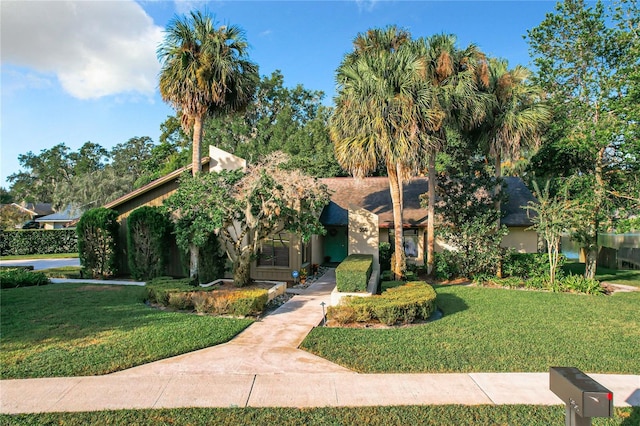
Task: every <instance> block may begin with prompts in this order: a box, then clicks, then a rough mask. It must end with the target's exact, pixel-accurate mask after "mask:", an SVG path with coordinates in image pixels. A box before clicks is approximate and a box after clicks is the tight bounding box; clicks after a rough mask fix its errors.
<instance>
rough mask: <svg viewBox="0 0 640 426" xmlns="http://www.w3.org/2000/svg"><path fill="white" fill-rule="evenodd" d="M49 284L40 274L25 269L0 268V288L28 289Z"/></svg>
mask: <svg viewBox="0 0 640 426" xmlns="http://www.w3.org/2000/svg"><path fill="white" fill-rule="evenodd" d="M47 284H49V279H48V278H47V276H46V275H45V274H43V273H42V272H34V271H32V270H30V269H27V268H21V267H17V268H0V288H15V287H30V286H39V285H47Z"/></svg>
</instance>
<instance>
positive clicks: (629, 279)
mask: <svg viewBox="0 0 640 426" xmlns="http://www.w3.org/2000/svg"><path fill="white" fill-rule="evenodd" d="M562 269H563V271H564V272H565V273H566V274H569V273H571V274H574V275H582V274H584V263H578V262H567V263H565V264H564V265H563V266H562ZM596 279H597V280H598V281H603V282H608V283H613V284H624V285H631V286H634V287H640V270H628V269H609V268H604V267H602V266H598V267H597V268H596Z"/></svg>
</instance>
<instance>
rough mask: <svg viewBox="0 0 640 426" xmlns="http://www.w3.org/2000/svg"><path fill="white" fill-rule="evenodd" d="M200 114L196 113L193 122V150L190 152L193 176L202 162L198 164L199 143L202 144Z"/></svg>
mask: <svg viewBox="0 0 640 426" xmlns="http://www.w3.org/2000/svg"><path fill="white" fill-rule="evenodd" d="M202 121H203V117H202V115H196V116H195V117H194V123H193V151H192V152H191V164H192V167H191V173H192V174H193V176H195V175H197V174H198V173H200V171H201V170H202V164H200V160H201V156H200V145H201V144H202Z"/></svg>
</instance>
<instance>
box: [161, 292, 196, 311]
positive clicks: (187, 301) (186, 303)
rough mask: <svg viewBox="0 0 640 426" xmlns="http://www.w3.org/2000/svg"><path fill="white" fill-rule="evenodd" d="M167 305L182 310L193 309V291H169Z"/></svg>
mask: <svg viewBox="0 0 640 426" xmlns="http://www.w3.org/2000/svg"><path fill="white" fill-rule="evenodd" d="M167 306H169V307H170V308H173V309H178V310H181V311H184V310H190V309H193V302H192V301H191V293H188V292H185V291H175V292H171V293H168V301H167Z"/></svg>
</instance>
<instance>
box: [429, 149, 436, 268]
mask: <svg viewBox="0 0 640 426" xmlns="http://www.w3.org/2000/svg"><path fill="white" fill-rule="evenodd" d="M428 169H429V181H428V185H429V188H428V192H429V205H428V206H427V274H429V275H431V273H432V272H433V266H434V264H435V259H434V254H435V245H436V238H435V235H434V232H435V220H436V218H435V215H436V206H435V204H436V179H437V177H436V153H435V150H433V149H432V150H431V152H430V153H429V165H428Z"/></svg>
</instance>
